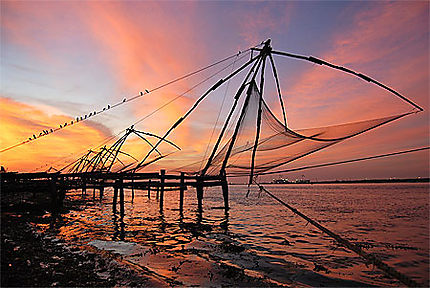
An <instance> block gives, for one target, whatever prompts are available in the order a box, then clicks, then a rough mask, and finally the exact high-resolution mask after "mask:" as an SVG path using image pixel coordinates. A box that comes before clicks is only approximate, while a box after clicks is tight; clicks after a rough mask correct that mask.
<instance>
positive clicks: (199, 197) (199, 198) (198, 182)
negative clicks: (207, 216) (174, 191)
mask: <svg viewBox="0 0 430 288" xmlns="http://www.w3.org/2000/svg"><path fill="white" fill-rule="evenodd" d="M196 193H197V210H198V212H199V213H201V212H203V182H202V179H201V178H200V176H197V179H196Z"/></svg>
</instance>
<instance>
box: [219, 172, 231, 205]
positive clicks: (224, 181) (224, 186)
mask: <svg viewBox="0 0 430 288" xmlns="http://www.w3.org/2000/svg"><path fill="white" fill-rule="evenodd" d="M220 176H221V188H222V196H223V198H224V210H225V212H226V213H227V211H228V210H229V209H230V207H229V205H228V183H227V176H226V173H225V170H221V173H220Z"/></svg>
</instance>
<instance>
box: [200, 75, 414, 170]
mask: <svg viewBox="0 0 430 288" xmlns="http://www.w3.org/2000/svg"><path fill="white" fill-rule="evenodd" d="M243 93H244V94H246V97H247V100H245V101H244V104H243V107H242V112H241V116H240V117H239V118H238V120H237V121H236V129H237V135H236V138H235V137H234V134H233V135H231V136H230V139H229V140H228V141H227V142H226V143H225V144H224V145H223V147H222V148H221V149H219V151H218V152H217V153H216V155H215V157H214V158H213V160H212V161H211V162H210V163H209V164H208V169H207V172H206V174H209V175H215V174H219V173H220V170H221V168H222V167H223V163H224V162H226V163H225V170H226V173H227V175H235V176H247V175H250V174H252V173H251V166H252V159H253V157H252V154H253V149H254V143H255V138H256V133H257V126H258V123H257V122H258V121H257V118H258V117H257V115H258V110H259V105H260V101H261V124H260V125H261V129H260V137H259V141H258V144H257V146H256V152H255V157H254V159H255V160H254V171H253V174H254V175H258V174H259V173H261V172H265V171H268V170H271V169H274V168H277V167H279V166H282V165H285V164H287V163H289V162H292V161H294V160H297V159H299V158H302V157H304V156H306V155H309V154H311V153H314V152H316V151H319V150H321V149H324V148H327V147H329V146H331V145H333V144H336V143H339V142H341V141H343V140H345V139H348V138H351V137H354V136H356V135H359V134H361V133H363V132H366V131H368V130H371V129H373V128H376V127H378V126H381V125H383V124H386V123H388V122H391V121H394V120H396V119H399V118H401V117H403V116H405V115H407V114H410V113H405V114H400V115H395V116H390V117H384V118H379V119H372V120H367V121H360V122H353V123H347V124H342V125H335V126H328V127H321V128H311V129H303V130H297V131H292V130H290V129H289V128H287V127H286V126H285V125H284V124H283V123H282V122H280V121H279V120H278V119H277V118H276V116H275V115H274V114H273V113H272V111H271V110H270V109H269V107H268V105H267V103H266V102H265V101H264V99H263V98H262V97H261V94H260V92H259V90H258V87H257V85H256V83H255V81H252V82H251V83H250V84H249V86H248V89H247V90H246V91H244V92H243ZM242 96H244V95H242ZM230 147H231V148H230ZM230 149H231V152H230V155H228V153H229V152H228V151H229V150H230ZM227 156H229V157H228V159H227V160H225V159H226V157H227Z"/></svg>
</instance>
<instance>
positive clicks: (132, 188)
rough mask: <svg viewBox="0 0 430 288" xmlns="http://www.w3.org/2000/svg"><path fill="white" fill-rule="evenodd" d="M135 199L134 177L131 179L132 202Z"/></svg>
mask: <svg viewBox="0 0 430 288" xmlns="http://www.w3.org/2000/svg"><path fill="white" fill-rule="evenodd" d="M133 201H134V178H132V179H131V202H133Z"/></svg>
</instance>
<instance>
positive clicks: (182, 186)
mask: <svg viewBox="0 0 430 288" xmlns="http://www.w3.org/2000/svg"><path fill="white" fill-rule="evenodd" d="M180 181H181V182H180V187H179V212H180V213H181V214H182V212H183V210H184V190H185V179H184V172H181V180H180Z"/></svg>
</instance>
